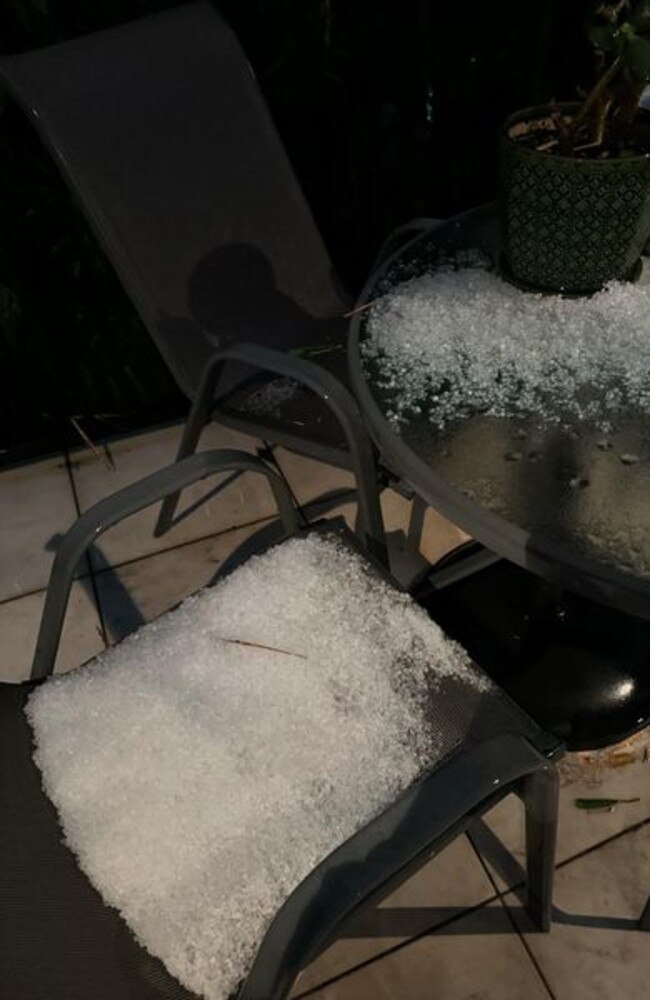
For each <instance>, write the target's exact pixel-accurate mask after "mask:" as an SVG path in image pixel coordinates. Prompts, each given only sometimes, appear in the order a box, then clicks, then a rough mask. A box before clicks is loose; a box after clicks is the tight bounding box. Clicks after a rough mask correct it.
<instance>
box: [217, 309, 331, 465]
mask: <svg viewBox="0 0 650 1000" xmlns="http://www.w3.org/2000/svg"><path fill="white" fill-rule="evenodd" d="M346 333H347V326H346V324H345V322H342V323H341V324H340V332H339V335H338V336H337V337H336V338H334V339H330V340H328V342H327V343H326V344H319V343H314V344H311V345H309V348H308V352H307V356H308V357H310V358H311V359H312V360H313V361H315V362H316V363H317V364H319V365H320V366H321V367H322V368H324V369H325V370H326V371H328V372H329V373H330V374H332V375H334V376H335V378H337V379H338V381H339V382H342V383H343V384H344V385H346V386H347V385H348V363H347V349H346ZM214 416H215V418H216V419H218V420H219V422H220V423H223V424H226V425H228V426H229V427H233V428H235V429H236V430H241V431H244V432H245V433H252V434H254V435H255V436H257V437H261V438H264V439H265V440H268V441H271V442H272V443H277V444H282V445H284V446H285V447H288V448H291V449H292V450H294V451H298V452H304V453H306V454H309V455H311V456H313V457H315V458H316V457H319V456H320V457H321V458H322V459H323V461H327V462H332V461H335V462H336V464H337V465H343V466H346V467H347V466H348V465H350V459H349V456H348V454H347V452H348V449H347V442H346V439H345V434H344V432H343V431H342V428H341V425H340V423H339V421H338V420H337V418H336V416H335V415H334V414H333V412H332V410H331V408H330V407H329V406H328V405H327V404H326V403H325V402H324V401H323V400H322V399H321V398H320V396H317V395H316V394H315V393H313V392H311V391H310V390H309V389H308V388H306V387H305V386H304V385H300V384H299V383H298V382H296V381H294V380H293V379H290V378H287V377H284V376H279V375H275V374H273V373H272V372H256V373H255V374H253V375H251V376H250V377H249V378H247V379H246V380H245V381H244V382H242V383H241V384H239V385H238V386H237V387H236V388H235V389H233V390H232V391H230V392H229V393H228V394H227V395H226V396H225V397H224V398H222V399H220V400H219V403H218V406H217V407H216V409H215V413H214Z"/></svg>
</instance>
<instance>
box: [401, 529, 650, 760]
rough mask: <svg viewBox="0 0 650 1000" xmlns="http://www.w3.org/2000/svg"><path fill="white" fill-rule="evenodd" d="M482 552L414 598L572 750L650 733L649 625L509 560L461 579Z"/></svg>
mask: <svg viewBox="0 0 650 1000" xmlns="http://www.w3.org/2000/svg"><path fill="white" fill-rule="evenodd" d="M484 551H485V550H483V549H482V547H481V546H479V545H477V544H476V543H470V544H469V545H465V546H461V547H460V548H459V549H456V550H454V551H453V552H452V553H450V554H449V555H448V556H446V557H444V558H443V559H442V560H441V561H440V562H439V563H438V564H437V565H436V566H435V567H434V570H433V572H432V573H431V574H430V577H429V578H428V579H427V580H426V581H424V582H423V583H422V584H421V585H420V587H419V589H418V592H417V593H416V594H415V595H414V596H415V598H416V600H418V602H419V603H420V604H421V605H423V606H424V607H425V608H426V609H427V611H428V612H429V614H430V615H431V616H432V617H433V618H434V619H435V620H436V621H437V622H438V623H439V624H440V625H441V627H442V628H443V629H444V630H445V631H446V632H447V634H449V635H451V636H453V637H454V638H456V639H458V641H459V642H461V643H462V644H463V646H464V647H465V648H466V649H467V651H468V652H469V654H470V656H472V658H473V659H474V660H475V661H476V662H477V663H479V664H480V666H481V668H482V669H483V670H485V671H486V673H488V674H490V676H491V677H493V678H494V680H495V681H496V682H497V683H498V684H499V686H500V687H502V688H503V689H504V690H505V691H507V692H508V694H509V695H510V696H511V698H512V699H513V700H514V701H516V702H517V704H519V705H521V707H522V708H523V709H524V710H525V711H526V712H527V713H528V714H529V715H530V716H531V717H532V718H534V719H535V720H536V721H537V722H538V723H539V724H540V726H542V727H543V728H544V729H546V730H547V731H548V732H552V733H555V734H556V735H557V736H558V738H560V739H562V741H563V742H564V743H565V744H566V746H567V748H568V749H570V750H590V749H596V748H598V747H603V746H609V745H611V744H613V743H617V742H619V741H620V740H622V739H624V738H625V737H628V736H630V735H631V734H632V733H635V732H637V731H638V730H640V729H643V728H644V727H645V726H647V725H648V723H649V722H650V622H647V621H645V620H643V619H640V618H635V617H632V616H631V615H626V614H624V613H623V612H621V611H617V610H616V609H614V608H610V607H606V606H603V605H601V604H596V603H595V602H593V601H589V600H587V599H586V598H584V597H581V596H579V595H577V594H572V593H570V592H568V591H563V590H560V589H559V588H558V587H556V586H554V585H553V584H548V583H546V582H545V581H544V580H541V579H540V578H539V577H537V576H535V575H534V574H533V573H529V572H527V571H526V570H524V569H521V568H520V567H518V566H515V565H514V564H512V563H508V562H506V561H505V560H503V559H500V560H498V561H496V562H494V561H493V562H492V563H491V565H487V566H483V568H478V569H474V567H472V570H473V571H472V572H468V573H467V574H464V573H463V567H464V566H468V567H469V565H470V563H472V562H475V561H476V559H477V556H479V555H480V553H481V552H484ZM454 572H455V574H456V579H454V575H453V574H454Z"/></svg>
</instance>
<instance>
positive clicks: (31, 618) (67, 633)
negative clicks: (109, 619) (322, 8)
mask: <svg viewBox="0 0 650 1000" xmlns="http://www.w3.org/2000/svg"><path fill="white" fill-rule="evenodd" d="M44 602H45V594H44V593H43V592H41V593H40V594H28V595H27V596H26V597H19V598H17V599H16V600H15V601H9V602H8V603H6V604H2V605H0V681H9V682H16V681H24V680H27V679H28V678H29V672H30V668H31V663H32V657H33V655H34V646H35V644H36V636H37V633H38V627H39V624H40V620H41V612H42V610H43V604H44ZM103 648H104V643H103V641H102V638H101V635H100V624H99V616H98V614H97V609H96V607H95V603H94V599H93V598H92V597H90V596H89V594H88V590H87V588H86V586H85V585H84V584H82V583H74V584H73V585H72V590H71V593H70V603H69V605H68V614H67V616H66V621H65V625H64V628H63V635H62V637H61V646H60V650H59V655H58V657H57V661H56V672H57V673H62V672H63V671H65V670H71V669H72V668H73V667H78V666H80V665H81V664H82V663H84V662H85V661H86V660H88V659H89V658H90V657H91V656H95V655H96V654H97V653H99V652H101V650H102V649H103Z"/></svg>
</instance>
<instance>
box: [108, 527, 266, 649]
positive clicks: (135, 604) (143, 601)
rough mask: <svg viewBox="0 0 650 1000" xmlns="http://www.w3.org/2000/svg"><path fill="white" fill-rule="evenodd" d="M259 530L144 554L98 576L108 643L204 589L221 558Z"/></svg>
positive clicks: (238, 532)
mask: <svg viewBox="0 0 650 1000" xmlns="http://www.w3.org/2000/svg"><path fill="white" fill-rule="evenodd" d="M264 523H265V524H268V522H264ZM260 527H262V526H261V525H259V524H257V525H254V526H251V527H246V528H236V529H235V530H234V531H227V532H224V533H223V534H221V535H216V536H214V537H213V538H207V539H201V540H200V541H197V542H190V543H189V544H187V545H182V546H180V547H179V548H175V549H171V550H169V551H167V552H160V553H157V554H154V555H150V556H147V557H146V558H144V559H139V560H137V561H136V562H132V563H127V564H126V565H123V566H121V567H120V568H119V569H116V570H108V571H106V572H100V573H97V574H96V583H97V591H98V594H99V600H100V604H101V608H102V613H103V616H104V622H105V625H106V630H107V632H108V637H109V641H112V642H116V641H118V640H119V639H122V638H123V637H124V636H125V635H128V634H129V633H130V632H133V631H134V630H135V629H136V628H138V627H139V626H140V625H142V624H144V622H147V621H151V619H152V618H155V617H156V616H157V615H160V614H162V613H163V611H167V610H168V609H169V608H172V607H174V606H175V605H176V604H178V603H179V601H182V600H184V598H186V597H189V596H190V594H192V593H194V591H196V590H200V589H201V588H202V587H204V586H206V584H208V583H209V582H210V581H211V579H212V578H213V576H214V575H215V573H216V572H217V571H218V569H219V567H220V565H221V564H222V562H223V560H224V559H226V558H227V557H228V556H229V555H230V554H231V553H232V552H233V551H234V550H235V549H236V548H238V547H239V546H240V545H241V544H242V543H243V542H245V541H246V539H248V538H250V536H251V535H253V534H254V533H256V532H258V531H259V530H260Z"/></svg>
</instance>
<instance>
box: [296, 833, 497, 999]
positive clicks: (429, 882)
mask: <svg viewBox="0 0 650 1000" xmlns="http://www.w3.org/2000/svg"><path fill="white" fill-rule="evenodd" d="M492 894H493V889H492V886H491V884H490V881H489V879H488V878H487V877H486V875H485V871H484V869H483V867H482V866H481V864H480V862H479V861H478V859H477V857H476V854H475V852H474V851H473V849H472V847H471V846H470V844H469V842H468V841H467V838H466V837H459V838H458V839H457V840H455V841H454V842H453V843H451V844H450V845H449V846H448V847H447V848H445V850H444V851H443V852H442V853H441V854H439V855H438V857H437V858H433V859H432V860H431V861H430V862H428V864H426V865H425V866H424V868H423V869H422V870H421V871H420V872H418V873H417V874H416V875H414V876H412V877H411V878H410V879H409V880H408V881H407V882H405V883H404V884H403V885H402V886H400V888H399V889H397V890H396V891H395V892H394V893H393V894H392V895H391V896H389V897H388V898H387V899H386V900H385V901H384V902H383V903H382V904H381V906H379V907H377V908H375V909H374V910H372V911H370V912H369V913H368V914H366V915H364V916H363V917H362V918H360V919H359V920H357V921H356V923H355V926H354V928H351V929H350V932H349V935H348V936H346V937H344V938H341V939H340V940H338V941H336V942H335V943H334V944H333V945H332V946H331V947H330V948H328V949H327V951H325V952H324V953H323V954H322V955H321V956H320V957H319V958H318V959H317V960H316V961H315V962H314V963H313V965H311V966H310V967H309V968H308V969H306V970H305V972H304V973H303V974H302V976H301V978H300V982H299V984H297V986H296V988H295V991H294V992H295V993H296V994H298V993H304V992H305V990H308V989H313V988H315V987H317V986H319V985H320V984H321V983H323V982H326V981H327V980H329V979H332V978H333V977H334V976H339V975H341V974H342V973H344V972H347V971H348V970H350V969H352V968H354V967H355V966H357V965H359V964H360V963H361V962H366V961H368V960H369V959H371V958H373V957H375V956H377V955H380V954H382V953H383V952H385V951H387V950H388V949H389V948H393V947H395V945H398V944H400V943H401V942H403V941H405V940H408V939H410V938H412V937H415V936H416V935H418V934H422V933H423V932H425V931H427V930H429V929H430V928H432V927H435V926H436V925H439V924H440V923H442V922H443V921H444V920H447V919H449V918H450V917H451V916H454V915H455V914H457V913H459V912H460V911H461V910H463V909H464V908H466V907H468V906H475V905H477V904H478V903H481V902H483V901H484V900H486V899H489V897H490V896H491V895H492ZM338 995H339V994H333V996H338ZM340 995H341V996H344V994H343V993H341V994H340Z"/></svg>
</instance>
